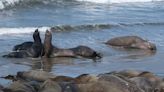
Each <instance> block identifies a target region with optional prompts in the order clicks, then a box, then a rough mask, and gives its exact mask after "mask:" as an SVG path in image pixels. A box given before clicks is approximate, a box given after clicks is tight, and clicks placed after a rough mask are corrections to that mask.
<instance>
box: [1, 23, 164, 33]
mask: <svg viewBox="0 0 164 92" xmlns="http://www.w3.org/2000/svg"><path fill="white" fill-rule="evenodd" d="M126 26H128V27H131V26H164V22H157V23H155V22H154V23H153V22H152V23H129V24H128V23H118V24H83V25H56V26H53V27H22V28H0V35H3V34H24V33H32V32H34V30H35V29H37V28H38V29H39V31H40V32H45V31H46V30H47V29H48V30H51V31H52V32H65V31H79V30H86V31H98V30H103V29H111V28H116V27H126Z"/></svg>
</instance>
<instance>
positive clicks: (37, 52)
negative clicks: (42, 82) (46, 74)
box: [3, 30, 43, 58]
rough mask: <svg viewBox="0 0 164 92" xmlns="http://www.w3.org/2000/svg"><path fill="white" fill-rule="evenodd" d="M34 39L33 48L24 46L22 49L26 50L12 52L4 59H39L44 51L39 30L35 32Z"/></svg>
mask: <svg viewBox="0 0 164 92" xmlns="http://www.w3.org/2000/svg"><path fill="white" fill-rule="evenodd" d="M33 39H34V42H33V44H32V46H30V47H28V46H27V44H26V45H25V47H27V48H24V46H22V47H21V48H24V50H19V51H16V52H11V53H9V54H8V55H4V56H3V57H9V58H25V57H32V58H37V57H39V56H41V54H42V51H43V45H42V42H41V38H40V34H39V31H38V30H35V32H34V34H33Z"/></svg>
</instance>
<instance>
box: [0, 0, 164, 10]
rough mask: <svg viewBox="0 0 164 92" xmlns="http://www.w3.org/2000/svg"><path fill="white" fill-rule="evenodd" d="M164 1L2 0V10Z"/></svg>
mask: <svg viewBox="0 0 164 92" xmlns="http://www.w3.org/2000/svg"><path fill="white" fill-rule="evenodd" d="M156 1H164V0H0V10H3V9H6V8H12V7H15V6H17V5H18V6H21V5H23V6H24V5H34V4H38V3H39V4H50V3H65V2H92V3H105V4H106V3H108V4H110V3H126V2H156Z"/></svg>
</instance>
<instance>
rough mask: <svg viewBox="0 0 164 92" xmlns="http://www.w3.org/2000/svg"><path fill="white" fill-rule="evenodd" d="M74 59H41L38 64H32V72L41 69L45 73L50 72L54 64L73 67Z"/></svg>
mask: <svg viewBox="0 0 164 92" xmlns="http://www.w3.org/2000/svg"><path fill="white" fill-rule="evenodd" d="M73 61H74V58H68V57H56V58H42V59H41V60H40V62H34V63H33V65H32V70H36V69H42V70H44V71H47V72H51V70H52V67H53V66H54V65H55V64H65V65H73Z"/></svg>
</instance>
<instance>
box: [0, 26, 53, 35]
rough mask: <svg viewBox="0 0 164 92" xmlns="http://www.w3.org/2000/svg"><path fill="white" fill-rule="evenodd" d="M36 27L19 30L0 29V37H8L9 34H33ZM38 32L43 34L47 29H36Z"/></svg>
mask: <svg viewBox="0 0 164 92" xmlns="http://www.w3.org/2000/svg"><path fill="white" fill-rule="evenodd" d="M35 29H37V27H21V28H0V35H10V34H25V33H33V32H34V30H35ZM38 29H39V31H40V32H45V31H46V30H47V29H50V28H49V27H40V28H38Z"/></svg>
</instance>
